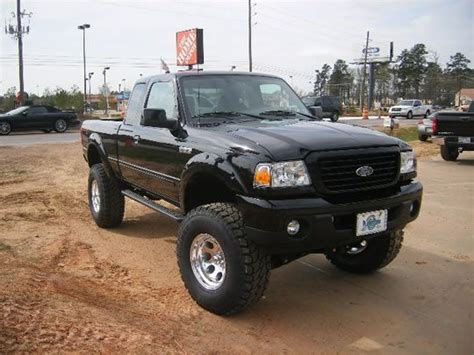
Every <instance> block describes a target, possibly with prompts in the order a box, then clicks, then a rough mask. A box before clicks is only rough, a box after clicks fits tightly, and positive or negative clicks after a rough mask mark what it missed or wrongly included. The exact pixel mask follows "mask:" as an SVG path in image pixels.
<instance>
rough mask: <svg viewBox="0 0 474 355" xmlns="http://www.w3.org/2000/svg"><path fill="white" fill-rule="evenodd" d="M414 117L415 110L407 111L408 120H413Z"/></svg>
mask: <svg viewBox="0 0 474 355" xmlns="http://www.w3.org/2000/svg"><path fill="white" fill-rule="evenodd" d="M412 118H413V112H411V111H408V113H407V120H411V119H412Z"/></svg>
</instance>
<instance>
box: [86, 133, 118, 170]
mask: <svg viewBox="0 0 474 355" xmlns="http://www.w3.org/2000/svg"><path fill="white" fill-rule="evenodd" d="M92 147H94V149H95V150H96V151H97V152H98V153H99V158H100V161H101V162H102V164H103V165H104V168H105V172H106V174H107V175H108V176H109V177H111V178H115V177H116V176H115V173H114V170H113V169H112V166H111V165H110V162H109V159H108V154H107V152H106V150H105V148H104V144H103V143H102V138H101V137H100V135H99V134H98V133H92V134H91V135H90V136H89V144H88V145H87V163H88V164H89V166H91V163H90V162H89V152H90V150H91V149H92Z"/></svg>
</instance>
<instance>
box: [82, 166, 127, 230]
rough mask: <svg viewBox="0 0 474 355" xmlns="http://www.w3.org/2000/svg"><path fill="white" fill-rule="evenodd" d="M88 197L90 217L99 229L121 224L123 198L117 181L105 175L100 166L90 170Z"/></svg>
mask: <svg viewBox="0 0 474 355" xmlns="http://www.w3.org/2000/svg"><path fill="white" fill-rule="evenodd" d="M88 196H89V208H90V211H91V214H92V217H93V218H94V221H95V223H96V224H97V225H98V226H99V227H101V228H112V227H116V226H118V225H119V224H120V223H121V222H122V220H123V213H124V207H125V200H124V197H123V195H122V193H121V192H120V188H119V186H118V183H117V181H116V180H115V179H113V178H110V177H109V176H108V175H107V173H106V172H105V169H104V166H103V165H102V164H95V165H93V166H92V167H91V168H90V172H89V184H88Z"/></svg>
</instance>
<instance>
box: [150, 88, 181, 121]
mask: <svg viewBox="0 0 474 355" xmlns="http://www.w3.org/2000/svg"><path fill="white" fill-rule="evenodd" d="M146 107H147V108H157V109H161V110H164V111H165V112H166V117H168V118H175V117H177V112H176V100H175V95H174V88H173V83H172V82H171V81H166V82H165V81H163V82H157V83H154V84H153V86H152V87H151V90H150V95H149V96H148V101H147V103H146Z"/></svg>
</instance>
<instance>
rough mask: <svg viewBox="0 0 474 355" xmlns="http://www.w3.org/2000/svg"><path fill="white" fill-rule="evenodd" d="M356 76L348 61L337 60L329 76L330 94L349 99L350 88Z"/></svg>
mask: <svg viewBox="0 0 474 355" xmlns="http://www.w3.org/2000/svg"><path fill="white" fill-rule="evenodd" d="M353 81H354V78H353V77H352V74H351V72H350V71H349V67H348V65H347V63H346V62H345V61H344V60H342V59H338V60H336V63H334V67H333V70H332V73H331V76H330V78H329V81H328V84H327V86H328V87H329V94H330V95H334V96H339V97H341V98H342V99H343V100H344V101H345V100H346V99H347V100H348V99H349V95H350V88H351V86H352V83H353Z"/></svg>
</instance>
